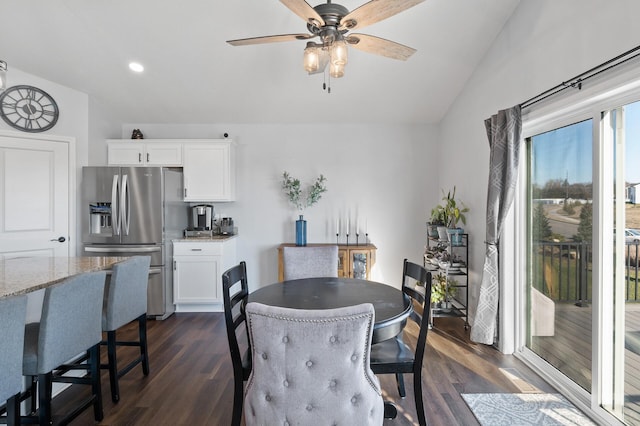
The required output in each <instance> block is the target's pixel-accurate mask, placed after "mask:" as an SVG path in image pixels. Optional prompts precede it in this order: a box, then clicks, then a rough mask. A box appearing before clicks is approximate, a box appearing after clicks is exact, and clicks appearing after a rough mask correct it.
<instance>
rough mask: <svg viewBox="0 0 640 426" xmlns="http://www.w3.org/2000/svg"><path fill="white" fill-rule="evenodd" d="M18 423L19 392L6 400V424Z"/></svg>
mask: <svg viewBox="0 0 640 426" xmlns="http://www.w3.org/2000/svg"><path fill="white" fill-rule="evenodd" d="M19 424H20V394H19V393H18V394H16V395H14V396H12V397H11V398H9V399H8V400H7V426H14V425H19Z"/></svg>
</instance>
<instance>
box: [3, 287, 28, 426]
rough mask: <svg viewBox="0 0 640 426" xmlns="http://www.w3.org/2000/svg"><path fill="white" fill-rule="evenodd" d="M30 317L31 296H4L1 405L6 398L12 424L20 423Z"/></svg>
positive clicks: (7, 418)
mask: <svg viewBox="0 0 640 426" xmlns="http://www.w3.org/2000/svg"><path fill="white" fill-rule="evenodd" d="M26 317H27V297H26V296H15V297H8V298H6V299H2V300H0V324H2V326H1V327H0V342H2V344H0V405H3V404H4V402H5V401H6V402H7V403H6V411H7V416H6V418H4V420H6V423H7V424H8V425H19V424H20V392H21V391H22V351H23V349H24V326H25V319H26Z"/></svg>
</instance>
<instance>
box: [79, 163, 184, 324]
mask: <svg viewBox="0 0 640 426" xmlns="http://www.w3.org/2000/svg"><path fill="white" fill-rule="evenodd" d="M182 188H183V185H182V171H180V170H176V169H168V168H162V167H83V169H82V214H81V216H82V243H83V253H84V255H85V256H136V255H147V256H151V271H150V274H149V287H148V290H147V295H148V298H147V315H148V316H149V317H155V318H156V319H165V318H167V317H168V316H169V315H171V314H172V313H173V312H174V310H175V308H174V305H173V275H172V270H171V265H172V257H173V253H172V245H171V240H172V239H174V238H180V237H181V236H182V233H183V231H184V229H185V228H186V227H187V224H188V207H187V204H185V203H184V201H183V197H182Z"/></svg>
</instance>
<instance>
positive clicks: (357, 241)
mask: <svg viewBox="0 0 640 426" xmlns="http://www.w3.org/2000/svg"><path fill="white" fill-rule="evenodd" d="M356 245H357V246H359V245H360V233H359V232H356Z"/></svg>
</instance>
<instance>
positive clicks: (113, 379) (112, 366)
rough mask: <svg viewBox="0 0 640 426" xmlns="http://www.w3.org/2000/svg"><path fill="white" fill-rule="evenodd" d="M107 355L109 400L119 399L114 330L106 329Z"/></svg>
mask: <svg viewBox="0 0 640 426" xmlns="http://www.w3.org/2000/svg"><path fill="white" fill-rule="evenodd" d="M107 357H108V358H109V384H110V385H111V400H112V401H113V402H114V403H116V402H118V401H120V387H119V385H118V359H117V357H116V331H115V330H113V331H107Z"/></svg>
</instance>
